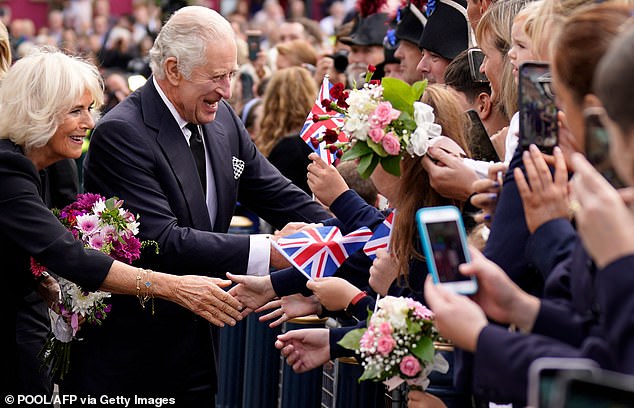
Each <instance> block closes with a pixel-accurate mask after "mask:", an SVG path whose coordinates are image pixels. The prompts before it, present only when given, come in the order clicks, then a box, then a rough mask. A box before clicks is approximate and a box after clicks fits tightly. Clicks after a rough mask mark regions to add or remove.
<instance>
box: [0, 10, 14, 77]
mask: <svg viewBox="0 0 634 408" xmlns="http://www.w3.org/2000/svg"><path fill="white" fill-rule="evenodd" d="M11 58H12V57H11V42H10V41H9V32H8V31H7V26H5V25H4V24H3V23H2V22H1V21H0V79H1V78H2V77H3V76H4V73H5V72H7V70H8V69H9V67H10V66H11Z"/></svg>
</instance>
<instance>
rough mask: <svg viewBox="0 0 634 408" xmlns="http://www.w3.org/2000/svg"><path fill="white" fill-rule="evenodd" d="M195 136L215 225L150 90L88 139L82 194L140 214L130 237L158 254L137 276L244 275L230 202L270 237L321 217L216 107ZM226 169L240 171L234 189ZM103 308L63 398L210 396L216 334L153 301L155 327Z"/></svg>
mask: <svg viewBox="0 0 634 408" xmlns="http://www.w3.org/2000/svg"><path fill="white" fill-rule="evenodd" d="M203 130H204V132H203V133H204V136H203V137H204V138H205V145H206V148H207V154H208V156H209V158H210V162H211V166H212V169H213V175H214V179H215V184H216V196H217V216H216V220H215V223H214V225H211V222H210V220H209V216H208V213H207V207H206V205H205V198H204V196H203V190H202V188H201V185H200V182H199V179H198V174H197V171H196V167H195V164H194V160H193V157H192V155H191V151H190V150H189V147H188V145H187V142H186V140H185V138H184V136H183V134H182V132H181V130H180V129H179V127H178V125H177V123H176V121H175V120H174V118H173V116H172V114H171V113H170V111H169V110H168V108H167V106H165V104H164V103H163V101H162V100H161V98H160V96H159V94H158V92H157V90H156V88H155V87H154V84H153V82H152V80H151V79H150V80H149V81H148V82H147V83H146V85H144V86H143V87H141V88H140V89H139V90H137V91H136V92H134V93H133V94H131V95H130V96H129V97H128V98H127V99H126V100H124V101H122V102H121V103H119V104H118V105H117V106H116V107H115V108H113V109H112V110H111V111H110V112H108V113H107V114H106V115H105V116H104V117H103V118H102V119H101V120H100V121H99V123H98V124H97V127H96V128H95V130H94V132H93V135H92V137H91V142H90V148H89V151H88V154H87V156H86V160H85V163H84V175H85V176H84V180H85V181H84V183H85V190H86V191H87V192H94V193H101V194H103V195H105V196H107V197H110V196H118V197H119V198H121V199H123V200H124V201H125V204H124V205H125V206H126V207H127V208H128V209H130V211H132V212H134V213H138V214H139V215H140V218H139V222H140V224H141V225H140V232H139V238H140V239H142V240H144V239H145V240H147V239H151V240H155V241H157V242H158V244H159V248H160V253H159V254H158V255H152V254H149V253H145V254H143V256H142V257H141V260H140V263H139V264H140V265H143V266H146V267H152V268H155V269H157V270H160V271H162V272H170V273H174V274H192V273H195V274H204V275H210V276H217V277H224V276H225V275H224V274H225V272H227V271H231V272H234V273H244V272H245V271H246V269H247V261H248V256H249V237H248V236H247V235H242V234H226V232H227V230H228V228H229V224H230V222H231V217H232V215H233V212H234V208H235V205H236V202H237V201H239V202H240V203H241V204H242V205H243V206H245V207H247V208H249V209H250V210H252V211H254V212H255V213H257V214H258V215H259V216H260V217H262V218H264V219H265V220H266V221H268V222H269V223H270V224H272V225H273V226H274V227H276V228H280V227H282V226H283V225H285V224H286V223H287V222H289V221H306V222H315V221H319V220H321V219H324V218H327V217H328V215H327V213H326V212H325V211H324V210H323V208H322V207H321V206H320V205H319V204H317V203H315V202H313V201H312V200H311V199H310V197H309V196H308V195H306V194H305V193H304V192H303V191H301V190H300V189H299V188H297V187H295V186H293V185H292V184H291V182H290V181H289V180H288V179H286V178H284V177H283V176H282V175H281V174H280V173H279V171H277V170H276V169H275V168H274V167H273V166H272V165H271V164H270V163H269V162H268V161H267V160H266V158H264V156H262V155H261V154H260V153H259V152H258V151H257V149H256V148H255V145H254V144H253V143H252V141H251V139H250V137H249V135H248V133H247V132H246V130H245V129H244V127H243V125H242V123H241V122H240V121H239V119H238V117H237V116H236V115H235V113H234V112H233V110H232V109H231V108H230V107H229V105H228V104H227V103H226V102H224V101H223V102H220V103H219V106H218V112H217V115H216V119H215V120H214V121H213V122H211V123H209V124H207V125H205V126H203ZM234 158H235V159H237V160H242V161H243V162H244V164H245V166H244V171H243V172H242V174H241V175H240V177H238V178H234V169H233V165H232V160H234ZM112 304H113V307H112V312H111V313H110V315H109V318H108V319H107V321H106V322H105V324H104V325H103V326H102V327H99V328H96V329H95V330H92V331H91V330H86V331H85V337H86V339H87V341H85V342H84V344H83V347H82V348H80V347H78V348H77V352H75V351H74V357H75V361H74V362H73V363H74V364H75V363H76V364H77V365H78V366H83V369H78V370H76V371H75V372H76V373H80V372H81V375H79V374H78V375H76V376H72V377H70V378H69V380H68V381H67V382H66V384H65V386H66V387H68V388H67V389H68V390H73V391H77V392H89V393H91V394H93V395H94V394H95V393H97V394H104V393H105V394H113V395H116V394H138V393H139V392H141V393H145V394H155V396H156V395H163V396H165V395H167V394H171V395H174V396H178V395H179V394H180V393H183V392H185V391H186V390H188V389H191V387H192V386H195V385H202V384H205V383H206V384H209V383H212V384H213V387H215V383H216V372H215V363H214V362H215V356H214V346H216V345H217V341H216V336H217V332H216V330H215V329H212V330H210V325H209V324H208V323H207V322H206V321H202V319H199V318H197V317H196V316H195V315H194V314H193V313H191V312H189V311H187V310H185V309H184V308H182V307H180V306H177V305H175V304H169V303H168V302H162V301H160V300H156V314H155V315H154V316H151V315H150V313H149V311H148V310H143V309H141V307H140V306H139V303H138V301H137V300H136V299H133V298H128V299H124V298H122V297H119V296H113V298H112ZM71 375H72V373H71Z"/></svg>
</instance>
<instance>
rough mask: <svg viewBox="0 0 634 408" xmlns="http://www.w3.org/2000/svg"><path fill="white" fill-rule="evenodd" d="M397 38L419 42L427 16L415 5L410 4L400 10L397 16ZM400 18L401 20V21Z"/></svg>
mask: <svg viewBox="0 0 634 408" xmlns="http://www.w3.org/2000/svg"><path fill="white" fill-rule="evenodd" d="M396 19H397V25H396V31H395V35H396V39H398V40H399V41H400V40H405V41H409V42H411V43H414V44H418V42H419V41H420V37H421V35H422V34H423V29H424V28H425V24H427V17H425V14H423V12H422V11H420V10H419V9H418V8H417V7H416V6H415V5H413V4H408V5H407V6H405V7H403V8H402V9H400V10H399V11H398V15H397V17H396ZM399 19H400V21H399Z"/></svg>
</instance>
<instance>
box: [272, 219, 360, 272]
mask: <svg viewBox="0 0 634 408" xmlns="http://www.w3.org/2000/svg"><path fill="white" fill-rule="evenodd" d="M370 236H372V231H370V229H369V228H367V227H362V228H359V229H358V230H356V231H353V232H351V233H349V234H348V235H342V234H341V231H340V230H339V228H337V227H317V228H312V229H309V230H305V231H300V232H297V233H295V234H291V235H288V236H286V237H284V238H280V239H279V240H278V241H277V242H275V241H273V246H274V247H275V248H276V249H277V250H278V251H279V252H280V253H281V254H282V255H284V257H285V258H286V259H288V261H289V262H290V263H291V264H293V266H295V268H297V269H298V270H299V271H300V272H302V273H303V274H304V275H306V276H307V277H308V279H314V278H321V277H326V276H331V275H333V274H334V273H335V271H336V270H337V268H338V267H339V266H340V265H341V264H342V263H343V262H344V261H345V260H346V258H348V256H349V255H350V254H352V253H353V252H356V251H358V250H359V249H361V247H363V245H364V244H365V243H366V242H367V241H368V239H370Z"/></svg>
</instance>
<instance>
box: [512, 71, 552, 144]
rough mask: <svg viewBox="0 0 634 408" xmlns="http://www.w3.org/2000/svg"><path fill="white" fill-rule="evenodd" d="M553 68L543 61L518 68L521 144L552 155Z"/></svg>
mask: <svg viewBox="0 0 634 408" xmlns="http://www.w3.org/2000/svg"><path fill="white" fill-rule="evenodd" d="M551 84H552V76H551V74H550V67H549V65H548V64H547V63H542V62H525V63H523V64H522V65H521V66H520V69H519V112H520V140H519V142H520V146H521V147H522V148H523V149H525V150H526V149H528V147H529V146H530V145H531V144H534V145H536V146H537V147H538V148H539V149H540V150H541V151H543V152H544V153H548V154H552V152H553V148H554V147H555V146H556V145H557V143H558V141H559V138H558V131H559V130H558V126H557V113H558V110H557V105H555V96H554V94H553V92H552V87H551Z"/></svg>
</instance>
